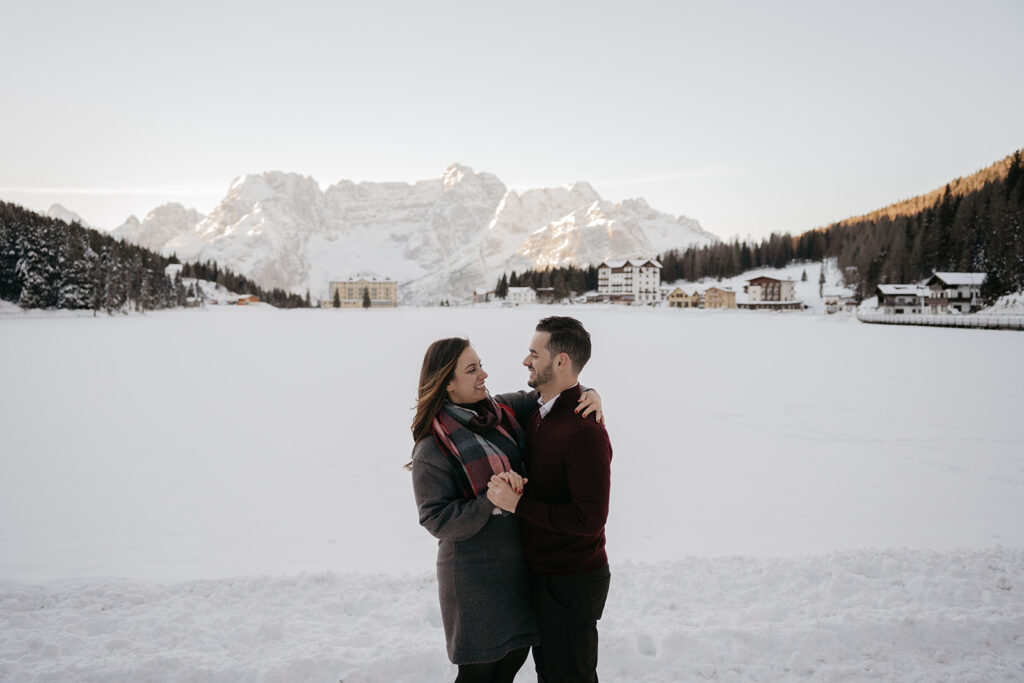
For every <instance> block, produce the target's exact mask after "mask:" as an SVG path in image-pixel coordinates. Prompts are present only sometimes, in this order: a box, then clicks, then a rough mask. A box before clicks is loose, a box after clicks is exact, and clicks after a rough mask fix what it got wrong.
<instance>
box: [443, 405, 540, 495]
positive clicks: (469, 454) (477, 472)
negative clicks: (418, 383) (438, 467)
mask: <svg viewBox="0 0 1024 683" xmlns="http://www.w3.org/2000/svg"><path fill="white" fill-rule="evenodd" d="M474 408H475V410H473V409H470V408H463V407H462V406H459V405H455V404H454V403H449V402H445V404H444V406H443V407H442V408H441V412H439V413H438V414H437V417H435V418H434V422H433V424H432V425H431V429H432V430H433V432H434V439H435V440H436V441H437V445H438V447H440V449H441V452H442V453H444V454H445V455H446V456H447V457H449V458H453V459H454V460H455V462H457V463H458V464H459V467H458V468H457V469H456V472H457V473H458V474H457V476H458V477H459V484H460V485H461V487H462V493H463V495H464V496H466V498H476V497H477V496H479V495H480V494H481V493H483V492H485V491H486V490H487V482H489V481H490V480H491V477H492V476H493V475H495V474H501V473H502V472H509V471H511V470H512V466H511V465H510V464H509V461H508V456H506V455H505V453H503V452H502V450H501V448H499V447H498V446H497V445H496V444H494V443H492V442H491V441H489V440H488V439H487V438H485V437H484V436H483V433H484V432H487V431H490V430H494V431H497V432H498V433H499V434H501V435H502V436H504V437H505V438H506V439H508V440H509V441H511V442H513V443H515V444H516V445H517V446H518V447H519V449H520V450H522V448H523V446H524V445H525V443H526V440H525V434H524V432H523V428H522V427H520V426H519V423H518V422H516V418H515V416H514V415H512V410H511V408H509V407H508V406H505V405H501V404H500V403H497V402H496V401H495V400H494V399H493V398H491V397H490V396H488V397H487V398H486V399H485V400H483V401H481V402H480V403H479V404H477V405H476V406H474Z"/></svg>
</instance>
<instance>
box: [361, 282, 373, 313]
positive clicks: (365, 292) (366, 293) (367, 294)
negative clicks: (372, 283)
mask: <svg viewBox="0 0 1024 683" xmlns="http://www.w3.org/2000/svg"><path fill="white" fill-rule="evenodd" d="M371 305H373V302H372V301H370V288H369V287H363V308H369V307H370V306H371Z"/></svg>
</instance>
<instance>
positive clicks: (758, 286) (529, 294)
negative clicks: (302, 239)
mask: <svg viewBox="0 0 1024 683" xmlns="http://www.w3.org/2000/svg"><path fill="white" fill-rule="evenodd" d="M984 280H985V273H935V274H933V275H932V276H931V277H930V278H929V279H928V280H927V281H925V282H924V283H922V284H884V285H879V286H878V287H877V289H876V292H875V294H876V297H877V302H878V304H877V310H878V312H879V313H887V314H897V315H900V314H920V313H943V314H945V313H974V312H976V311H978V310H980V309H981V307H982V303H981V285H982V283H983V282H984ZM821 295H822V300H823V303H824V306H825V312H826V313H838V312H850V313H852V312H856V311H857V309H858V306H859V304H860V302H859V301H858V300H857V298H856V297H855V296H854V295H853V292H852V291H851V290H847V289H844V288H835V287H830V288H828V289H827V290H825V289H824V288H822V291H821ZM498 299H499V297H497V296H496V294H495V290H494V289H481V290H476V291H474V292H473V303H474V304H480V303H487V302H491V301H495V300H498ZM568 300H570V301H572V302H574V303H588V304H591V303H602V304H619V305H625V306H660V305H664V306H667V307H669V308H690V309H719V308H734V309H746V310H802V309H804V308H807V306H806V304H805V303H804V302H802V301H800V300H799V299H797V297H796V281H795V280H787V279H779V278H773V277H768V276H764V275H762V276H759V277H755V278H752V279H750V280H747V284H746V285H745V286H744V287H743V290H742V293H741V294H740V296H739V297H737V292H736V291H735V290H734V289H733V288H731V287H726V286H714V285H713V286H710V287H704V288H700V287H694V288H693V289H692V290H691V291H687V290H686V289H684V288H682V287H674V286H669V287H666V286H664V285H663V284H662V282H661V263H659V262H658V261H657V260H655V259H631V260H623V261H605V262H603V263H601V265H600V266H599V267H598V286H597V292H596V293H595V292H591V293H586V294H578V295H574V296H572V297H570V298H569V299H568ZM502 301H503V303H504V305H506V306H518V305H523V304H545V303H548V304H550V303H559V302H561V301H565V299H561V300H560V299H556V296H555V289H554V288H553V287H537V288H534V287H508V288H507V292H506V293H505V297H504V299H503V300H502ZM321 305H322V307H323V308H370V307H373V308H394V307H396V306H397V305H398V283H397V282H396V281H394V280H391V279H388V278H379V277H376V276H372V275H361V276H355V277H351V278H348V279H347V280H341V281H335V282H331V283H330V287H329V294H328V297H327V298H326V299H324V301H323V302H322V304H321Z"/></svg>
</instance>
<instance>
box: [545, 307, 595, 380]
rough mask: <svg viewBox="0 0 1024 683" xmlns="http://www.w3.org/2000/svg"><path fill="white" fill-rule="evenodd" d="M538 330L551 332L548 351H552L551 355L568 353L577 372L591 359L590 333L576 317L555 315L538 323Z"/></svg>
mask: <svg viewBox="0 0 1024 683" xmlns="http://www.w3.org/2000/svg"><path fill="white" fill-rule="evenodd" d="M537 331H538V332H550V333H551V338H550V339H549V340H548V351H550V352H551V356H552V357H555V356H557V355H558V354H560V353H565V354H567V355H568V356H569V360H571V361H572V367H573V369H574V370H575V371H576V372H577V373H579V372H580V371H581V370H582V369H583V366H584V365H586V364H587V361H588V360H590V333H589V332H587V331H586V330H585V329H584V328H583V323H581V322H580V321H579V320H577V319H576V318H570V317H568V316H558V315H553V316H551V317H549V318H544V319H543V320H541V321H540V322H539V323H537Z"/></svg>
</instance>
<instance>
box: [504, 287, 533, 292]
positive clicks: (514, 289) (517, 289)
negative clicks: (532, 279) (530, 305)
mask: <svg viewBox="0 0 1024 683" xmlns="http://www.w3.org/2000/svg"><path fill="white" fill-rule="evenodd" d="M508 291H509V293H510V294H511V293H512V292H516V293H517V294H518V293H521V292H532V291H533V287H509V288H508Z"/></svg>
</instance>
